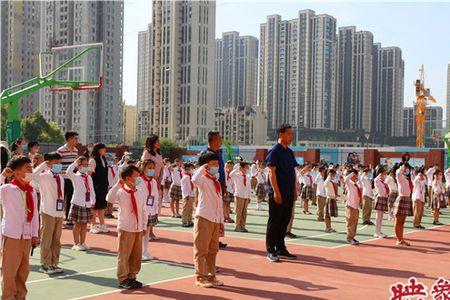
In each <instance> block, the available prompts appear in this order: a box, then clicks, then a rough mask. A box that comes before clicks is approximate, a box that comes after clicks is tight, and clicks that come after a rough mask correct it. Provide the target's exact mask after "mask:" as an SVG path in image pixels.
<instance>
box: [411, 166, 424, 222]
mask: <svg viewBox="0 0 450 300" xmlns="http://www.w3.org/2000/svg"><path fill="white" fill-rule="evenodd" d="M426 180H427V179H426V176H425V174H424V173H423V171H422V170H419V171H417V173H416V177H415V178H414V182H413V185H414V188H413V192H412V201H413V209H414V221H413V225H414V227H415V228H417V229H425V227H423V226H422V225H421V222H422V217H423V209H424V206H425V197H426V196H425V194H426V192H427V187H426Z"/></svg>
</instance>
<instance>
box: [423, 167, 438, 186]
mask: <svg viewBox="0 0 450 300" xmlns="http://www.w3.org/2000/svg"><path fill="white" fill-rule="evenodd" d="M434 172H436V167H432V168H429V169H428V170H427V171H426V172H425V175H426V176H427V185H428V186H432V185H433V175H434Z"/></svg>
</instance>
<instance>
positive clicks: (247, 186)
mask: <svg viewBox="0 0 450 300" xmlns="http://www.w3.org/2000/svg"><path fill="white" fill-rule="evenodd" d="M77 138H78V134H77V133H75V132H68V133H67V134H66V141H67V143H66V144H65V145H64V146H62V147H60V148H59V149H58V151H57V152H50V153H47V154H45V155H44V156H42V155H40V154H39V144H38V143H29V144H28V146H29V147H28V148H26V147H22V145H23V144H24V142H23V140H18V141H17V142H16V144H15V147H14V149H15V151H16V152H17V153H14V154H13V155H11V159H10V160H9V162H8V164H7V165H6V166H5V167H4V168H3V171H2V175H1V187H0V192H1V201H0V204H1V207H2V214H1V216H2V234H1V237H2V239H3V241H2V293H3V297H7V296H13V297H14V296H15V297H17V298H23V297H24V296H25V295H26V293H27V290H26V287H25V282H26V279H27V276H28V272H29V254H30V249H31V248H34V247H36V246H37V245H38V243H39V244H40V248H41V251H40V255H41V257H40V261H41V267H40V269H39V271H40V272H43V273H45V274H56V273H62V272H64V270H63V269H62V268H60V267H59V265H58V264H59V255H60V250H61V243H60V239H61V231H62V230H61V229H62V228H63V227H64V226H66V227H68V226H71V223H73V229H72V232H73V241H74V243H73V247H72V249H73V250H75V251H86V250H88V249H89V246H88V245H87V241H86V234H87V231H88V226H89V225H90V226H91V227H90V232H91V233H93V234H99V233H103V232H107V231H108V230H107V228H106V225H105V223H104V218H103V216H105V217H107V218H112V217H114V216H113V210H114V208H115V207H116V208H117V210H118V212H117V214H116V216H115V217H116V218H117V229H118V268H117V279H118V282H119V285H120V287H122V288H125V289H130V288H140V287H142V283H141V282H139V281H137V279H136V278H137V274H138V273H139V270H140V268H141V262H142V261H145V260H151V259H153V257H152V256H151V255H150V254H149V252H148V248H149V246H148V244H149V241H150V240H156V239H158V238H157V236H156V235H155V232H154V227H155V225H157V222H158V215H159V214H160V213H161V207H162V203H163V202H170V210H171V212H172V217H173V218H181V223H180V225H181V226H182V227H193V232H194V265H195V270H196V275H197V277H196V282H195V284H196V285H198V286H203V287H213V286H220V285H223V282H222V281H220V280H218V279H217V278H216V275H215V272H216V267H215V260H216V255H217V252H218V250H219V238H220V237H221V236H223V235H224V223H234V224H235V231H237V232H243V233H245V232H248V229H247V227H246V223H247V210H248V207H249V204H250V202H251V198H252V193H253V194H254V195H255V196H256V203H255V204H256V206H255V209H256V210H262V209H263V206H262V203H263V202H264V201H266V196H267V190H268V186H269V182H268V178H269V175H268V168H266V167H265V166H264V163H263V162H260V161H256V162H254V163H250V162H246V161H244V160H243V159H242V158H238V159H237V162H236V163H234V162H233V161H231V160H230V161H227V162H226V163H225V168H224V171H225V179H226V180H225V182H226V186H225V187H226V190H224V191H223V190H222V189H223V186H222V185H221V184H220V182H219V172H220V170H219V166H218V161H219V157H218V156H217V155H216V154H215V153H213V152H206V153H203V154H201V156H200V157H199V160H198V162H195V163H184V162H183V161H181V160H179V159H176V160H175V161H174V163H170V161H169V160H168V159H163V158H162V156H161V154H160V153H159V141H158V138H157V137H155V136H152V137H151V138H149V140H148V143H147V147H146V150H145V151H147V153H144V154H143V156H142V159H141V160H139V161H136V160H133V159H132V158H131V156H130V154H129V153H125V155H124V156H123V157H122V158H121V160H119V159H118V158H117V157H115V156H114V155H111V154H108V153H106V146H104V145H103V144H96V145H94V146H93V148H92V151H89V150H88V154H87V157H89V158H87V157H86V156H79V155H78V150H77V149H76V148H75V145H76V144H77V141H78V140H77ZM27 149H28V150H29V152H28V154H26V150H27ZM92 153H94V155H92ZM95 153H97V154H98V156H95ZM102 172H103V173H102ZM96 173H100V174H102V176H104V178H102V179H96V180H93V178H94V179H95V177H98V174H97V175H95V174H96ZM296 173H297V175H296V176H297V178H296V179H297V183H298V184H297V186H298V195H299V198H300V200H301V201H302V204H301V207H302V211H303V213H304V214H307V215H309V214H312V213H311V211H310V205H313V206H316V215H317V221H318V222H324V225H325V231H326V232H327V233H334V232H336V230H335V229H334V228H333V227H332V218H334V217H337V216H338V213H339V210H338V201H339V199H341V200H342V202H343V204H344V207H345V217H346V222H347V224H346V225H347V242H348V243H350V244H352V245H357V244H359V242H358V241H357V240H356V236H357V224H358V221H359V210H360V209H362V225H365V226H371V225H375V230H374V236H375V237H379V238H384V237H386V234H384V233H383V232H382V228H383V219H384V215H385V213H387V214H388V221H395V234H396V237H397V245H401V246H409V243H408V242H407V241H405V239H404V238H403V230H404V224H405V219H406V217H408V216H413V217H414V220H413V224H414V227H415V228H417V229H424V227H423V226H422V224H421V219H422V216H423V214H424V208H425V207H428V208H430V209H431V210H432V213H433V217H434V222H433V224H435V225H440V224H441V223H439V214H440V209H443V208H446V207H447V201H448V202H449V204H450V168H449V169H447V170H446V171H445V172H444V173H443V172H442V171H441V170H439V169H438V168H437V166H432V167H429V168H426V169H425V168H414V167H411V166H410V165H409V164H408V162H407V161H403V162H402V163H400V164H396V165H395V166H394V167H392V168H391V169H389V170H388V169H386V166H382V165H379V166H376V167H375V168H372V167H369V166H362V165H352V164H346V165H344V166H339V165H334V164H332V163H330V164H321V165H319V164H310V163H306V164H303V165H302V166H299V167H298V168H297V172H296ZM444 179H445V183H444ZM99 182H101V183H102V184H103V183H104V184H105V185H106V186H107V189H106V190H105V191H103V190H100V189H99V187H98V186H97V184H98V183H99ZM340 191H341V195H340ZM101 194H104V195H101ZM103 198H104V199H103ZM294 200H296V199H294ZM99 201H104V203H101V205H99V203H98V202H99ZM180 202H181V203H180ZM233 202H234V210H235V216H236V218H235V220H233V219H232V218H231V212H232V209H231V203H233ZM180 204H181V207H180ZM180 208H181V214H180ZM294 208H295V205H294ZM372 210H375V212H376V213H375V224H374V223H373V222H372ZM39 215H40V217H39ZM95 216H97V217H98V218H99V224H98V225H97V224H96V221H95ZM64 219H66V224H63V221H64ZM293 220H294V213H292V217H291V222H290V224H289V226H288V228H287V231H286V236H287V237H290V238H296V236H295V235H294V234H293V233H292V232H291V230H292V224H293Z"/></svg>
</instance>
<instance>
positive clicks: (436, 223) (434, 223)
mask: <svg viewBox="0 0 450 300" xmlns="http://www.w3.org/2000/svg"><path fill="white" fill-rule="evenodd" d="M433 225H444V224H442V223H441V222H439V221H433Z"/></svg>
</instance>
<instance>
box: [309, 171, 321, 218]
mask: <svg viewBox="0 0 450 300" xmlns="http://www.w3.org/2000/svg"><path fill="white" fill-rule="evenodd" d="M311 167H312V169H311V171H310V174H311V176H312V178H313V183H312V189H313V195H312V199H311V204H312V205H314V206H316V205H317V183H316V178H317V175H318V174H319V172H320V171H319V164H317V163H313V164H312V165H311ZM321 221H323V218H322V220H321Z"/></svg>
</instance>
